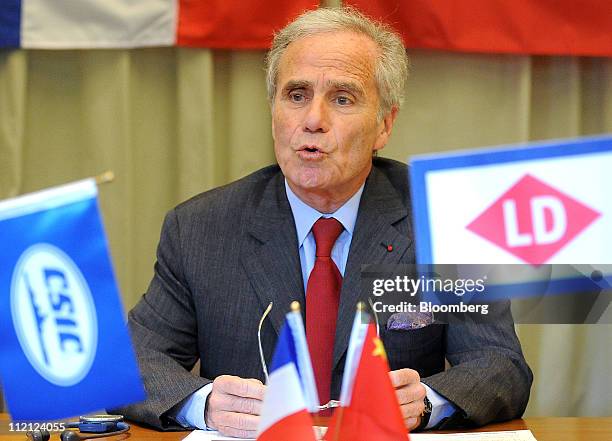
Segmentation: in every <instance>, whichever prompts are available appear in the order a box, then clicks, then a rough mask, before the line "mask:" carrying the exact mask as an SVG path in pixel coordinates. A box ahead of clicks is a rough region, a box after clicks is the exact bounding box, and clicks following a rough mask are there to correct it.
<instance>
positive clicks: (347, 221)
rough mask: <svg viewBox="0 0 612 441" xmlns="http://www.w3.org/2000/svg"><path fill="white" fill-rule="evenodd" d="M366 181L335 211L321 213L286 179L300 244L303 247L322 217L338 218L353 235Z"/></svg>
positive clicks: (286, 187) (288, 197)
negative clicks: (295, 190)
mask: <svg viewBox="0 0 612 441" xmlns="http://www.w3.org/2000/svg"><path fill="white" fill-rule="evenodd" d="M364 186H365V182H364V183H363V184H362V185H361V187H359V190H357V191H356V192H355V194H354V195H353V196H351V198H350V199H349V200H348V201H346V202H345V203H344V205H342V206H341V207H340V208H338V209H337V210H336V211H334V212H333V213H321V212H319V211H317V210H315V209H314V208H312V207H311V206H310V205H308V204H306V203H305V202H303V201H302V200H301V199H300V198H299V197H297V195H296V194H295V193H294V192H293V191H292V190H291V187H289V184H288V183H287V179H285V191H286V192H287V199H288V200H289V205H290V206H291V211H292V212H293V219H294V221H295V229H296V231H297V239H298V246H299V247H301V246H302V244H303V243H304V240H305V239H306V236H308V233H310V230H311V229H312V226H313V225H314V223H315V222H316V221H317V220H318V219H319V218H320V217H321V216H322V217H333V218H336V220H338V221H339V222H340V223H341V224H342V226H343V227H344V229H345V230H346V231H347V232H348V233H349V234H350V235H351V236H352V235H353V230H354V229H355V222H356V221H357V212H358V211H359V202H360V201H361V195H362V193H363V187H364Z"/></svg>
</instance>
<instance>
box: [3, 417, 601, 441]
mask: <svg viewBox="0 0 612 441" xmlns="http://www.w3.org/2000/svg"><path fill="white" fill-rule="evenodd" d="M8 422H9V418H8V415H6V414H0V441H15V440H19V439H20V440H25V439H26V437H25V434H24V433H23V432H21V433H15V432H13V433H9V432H8ZM522 429H529V430H531V432H532V433H533V435H534V436H535V437H536V439H537V440H538V441H611V440H612V417H605V418H582V417H581V418H558V417H541V418H525V419H521V420H512V421H508V422H505V423H496V424H489V425H487V426H485V427H481V428H479V429H475V430H471V432H489V431H491V432H493V431H498V430H522ZM462 432H469V431H466V430H462ZM186 436H187V432H158V431H155V430H151V429H147V428H144V427H140V426H138V425H132V429H131V430H130V436H129V437H127V438H125V437H123V436H122V437H121V438H119V437H110V438H103V439H108V440H109V441H116V440H117V439H128V440H131V441H139V440H173V441H179V440H182V439H183V438H185V437H186ZM55 440H59V436H58V435H57V434H53V435H52V437H51V440H50V441H55Z"/></svg>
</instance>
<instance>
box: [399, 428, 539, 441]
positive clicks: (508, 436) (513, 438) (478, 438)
mask: <svg viewBox="0 0 612 441" xmlns="http://www.w3.org/2000/svg"><path fill="white" fill-rule="evenodd" d="M410 441H537V440H536V439H535V437H534V436H533V434H532V433H531V430H507V431H502V432H472V433H411V434H410Z"/></svg>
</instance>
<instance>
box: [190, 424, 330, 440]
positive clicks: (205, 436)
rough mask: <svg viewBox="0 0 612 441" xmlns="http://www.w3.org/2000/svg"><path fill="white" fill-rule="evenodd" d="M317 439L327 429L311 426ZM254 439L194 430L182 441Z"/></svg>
mask: <svg viewBox="0 0 612 441" xmlns="http://www.w3.org/2000/svg"><path fill="white" fill-rule="evenodd" d="M313 429H314V430H315V434H316V436H317V439H321V438H323V435H324V434H325V431H326V430H327V427H321V426H313ZM253 439H254V438H232V437H230V436H223V435H219V432H217V431H216V430H194V431H193V432H191V433H190V434H189V435H187V436H186V437H185V438H183V441H251V440H253Z"/></svg>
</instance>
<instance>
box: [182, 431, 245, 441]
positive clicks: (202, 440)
mask: <svg viewBox="0 0 612 441" xmlns="http://www.w3.org/2000/svg"><path fill="white" fill-rule="evenodd" d="M253 439H255V438H232V437H230V436H223V435H219V432H217V431H216V430H194V431H193V432H191V433H190V434H189V435H187V436H186V437H185V438H183V441H213V440H215V441H217V440H222V441H229V440H231V441H245V440H253Z"/></svg>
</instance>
